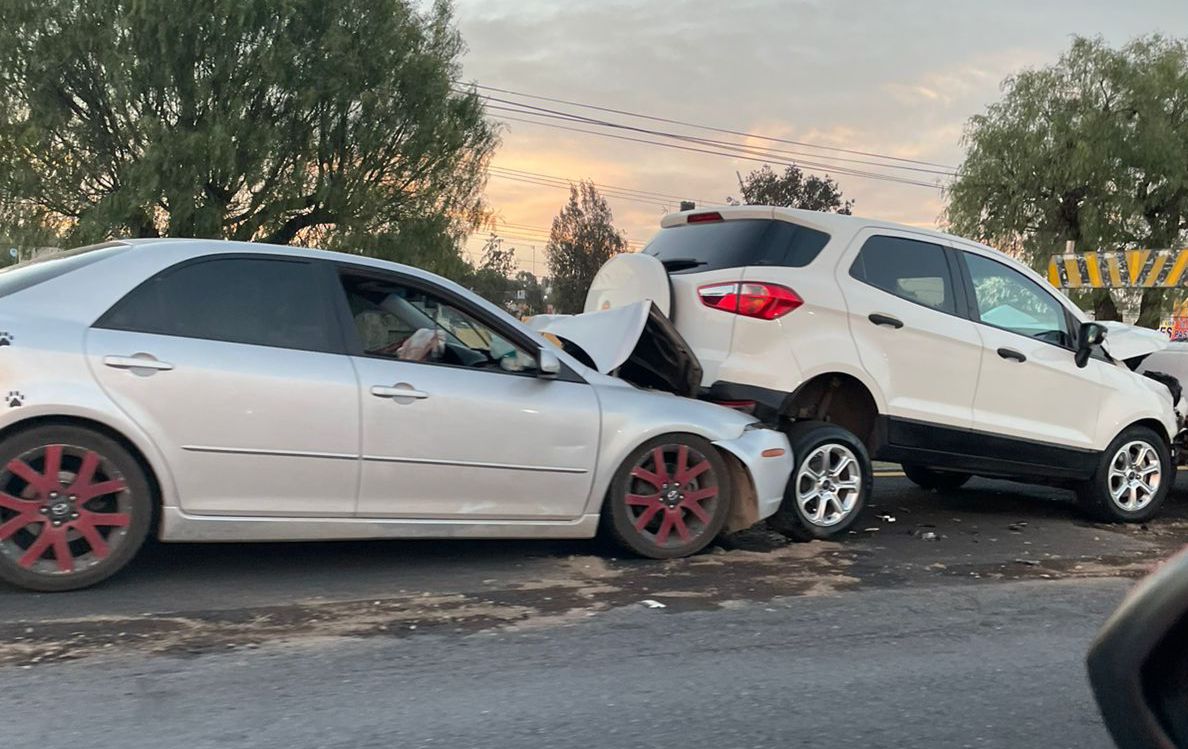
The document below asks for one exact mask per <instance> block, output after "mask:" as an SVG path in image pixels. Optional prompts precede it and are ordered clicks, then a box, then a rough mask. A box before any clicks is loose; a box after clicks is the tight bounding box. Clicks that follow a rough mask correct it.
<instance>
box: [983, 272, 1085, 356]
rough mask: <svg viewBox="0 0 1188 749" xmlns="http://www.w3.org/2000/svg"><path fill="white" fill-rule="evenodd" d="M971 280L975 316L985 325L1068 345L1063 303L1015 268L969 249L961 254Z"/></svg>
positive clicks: (1066, 317) (1068, 338)
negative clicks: (976, 307)
mask: <svg viewBox="0 0 1188 749" xmlns="http://www.w3.org/2000/svg"><path fill="white" fill-rule="evenodd" d="M961 254H962V256H963V257H964V258H965V264H966V266H967V267H968V268H969V275H970V278H971V279H972V280H973V287H974V299H975V300H976V302H977V306H978V317H979V319H980V321H981V322H983V323H985V324H986V325H992V326H994V327H996V328H1002V329H1003V330H1009V331H1011V332H1012V333H1018V334H1019V335H1025V336H1030V337H1032V338H1038V339H1040V340H1042V341H1047V342H1048V343H1055V344H1057V345H1059V346H1071V345H1072V335H1071V334H1070V332H1069V329H1068V314H1067V313H1066V312H1065V309H1064V305H1063V304H1061V303H1060V302H1058V301H1057V300H1056V298H1055V297H1054V296H1052V295H1051V294H1049V293H1048V292H1046V291H1044V290H1043V289H1042V288H1041V287H1040V285H1039V284H1037V283H1035V282H1034V281H1032V280H1031V279H1030V278H1028V277H1027V276H1025V275H1023V274H1022V273H1019V272H1018V271H1016V270H1014V269H1013V268H1010V267H1008V266H1005V265H1003V264H1002V263H999V262H995V261H994V260H990V259H989V258H985V257H982V256H981V255H975V254H974V253H972V252H963V253H961Z"/></svg>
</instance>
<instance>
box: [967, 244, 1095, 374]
mask: <svg viewBox="0 0 1188 749" xmlns="http://www.w3.org/2000/svg"><path fill="white" fill-rule="evenodd" d="M954 252H955V253H956V255H957V256H958V257H957V262H958V263H959V265H960V267H961V277H962V281H963V283H964V285H965V286H966V298H967V300H968V307H969V310H968V315H969V319H970V321H971V322H974V323H977V324H978V325H985V326H986V327H988V328H993V329H995V330H1001V331H1003V332H1004V333H1010V334H1011V335H1017V336H1019V337H1020V338H1025V339H1027V340H1029V341H1036V342H1038V343H1046V344H1048V345H1049V346H1055V347H1057V348H1060V349H1064V350H1065V351H1076V340H1075V333H1074V332H1073V330H1074V328H1075V326H1074V324H1073V323H1076V322H1077V320H1076V317H1075V316H1074V315H1073V314H1072V311H1071V310H1070V309H1069V308H1068V305H1066V304H1064V303H1063V302H1061V301H1060V298H1059V297H1058V296H1057V295H1056V294H1053V293H1052V292H1049V291H1047V290H1046V289H1044V287H1043V285H1042V284H1040V283H1038V282H1036V281H1035V280H1034V279H1031V278H1028V277H1027V275H1026V274H1024V273H1020V272H1019V270H1018V269H1016V268H1012V267H1011V266H1010V265H1008V264H1006V263H1004V262H1002V261H1000V260H996V259H994V258H992V257H989V256H987V255H983V254H981V253H979V252H971V251H970V250H967V249H963V248H958V249H955V250H954ZM967 254H972V255H977V256H978V257H980V258H982V259H983V260H986V261H987V262H991V263H995V264H997V265H1000V266H1002V267H1003V268H1006V269H1007V270H1009V271H1012V272H1014V273H1017V274H1018V275H1020V276H1023V278H1025V279H1027V280H1028V281H1031V282H1032V283H1034V284H1035V285H1036V287H1037V289H1038V290H1039V293H1040V294H1046V295H1047V296H1048V297H1050V298H1051V300H1052V301H1053V302H1054V303H1055V304H1056V306H1057V307H1059V308H1060V310H1061V312H1062V313H1063V315H1062V317H1063V319H1064V323H1065V325H1067V326H1068V330H1066V331H1065V334H1066V336H1067V337H1068V338H1069V339H1070V340H1069V342H1068V343H1067V344H1064V343H1056V342H1055V341H1048V340H1044V339H1043V338H1037V337H1035V336H1031V335H1027V334H1026V333H1020V332H1019V331H1017V330H1011V329H1010V328H1004V327H1001V326H998V325H995V324H993V323H988V322H985V321H984V320H982V313H981V310H980V309H979V308H978V296H977V288H976V287H975V286H974V282H973V273H972V272H971V271H970V269H969V263H968V262H967V261H966V257H965V256H966V255H967Z"/></svg>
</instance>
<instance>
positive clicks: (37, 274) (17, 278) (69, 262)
mask: <svg viewBox="0 0 1188 749" xmlns="http://www.w3.org/2000/svg"><path fill="white" fill-rule="evenodd" d="M127 249H128V245H126V244H124V243H123V242H105V243H104V244H93V245H88V246H86V247H79V248H78V249H74V250H67V251H65V252H57V253H54V254H53V255H49V256H48V257H40V258H36V259H34V260H27V261H25V262H23V263H17V264H16V265H10V266H8V267H7V268H3V269H0V297H3V296H8V295H9V294H15V293H17V292H18V291H24V290H25V289H27V288H30V287H31V286H36V285H37V284H39V283H45V282H46V281H49V280H50V279H52V278H57V277H58V276H64V275H66V274H67V273H69V272H71V271H75V270H78V269H79V268H83V267H86V266H88V265H90V264H91V263H97V262H99V261H100V260H103V259H105V258H109V257H111V256H112V255H118V254H120V253H121V252H125V251H126V250H127Z"/></svg>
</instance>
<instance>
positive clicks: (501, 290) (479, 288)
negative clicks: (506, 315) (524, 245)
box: [466, 234, 516, 307]
mask: <svg viewBox="0 0 1188 749" xmlns="http://www.w3.org/2000/svg"><path fill="white" fill-rule="evenodd" d="M515 269H516V251H515V250H514V249H510V248H509V249H506V250H505V249H503V240H502V239H501V238H499V237H498V236H496V235H494V234H492V235H491V236H490V237H489V238H488V239H487V243H486V244H485V245H484V246H483V254H482V258H481V260H480V261H479V264H478V265H477V266H475V267H474V268H473V270H472V271H471V273H470V274H469V276H468V278H467V280H466V286H468V287H469V288H470V290H471V291H473V292H475V293H476V294H478V295H479V296H481V297H484V298H486V299H488V300H490V301H492V302H494V303H495V304H498V305H500V306H501V307H502V306H505V305H507V303H508V301H510V298H511V296H512V292H513V291H514V286H515V282H514V281H513V279H512V274H513V273H515Z"/></svg>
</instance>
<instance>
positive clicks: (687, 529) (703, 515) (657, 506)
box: [626, 444, 719, 548]
mask: <svg viewBox="0 0 1188 749" xmlns="http://www.w3.org/2000/svg"><path fill="white" fill-rule="evenodd" d="M628 481H629V487H628V491H627V494H626V502H627V514H628V519H629V520H630V521H631V525H632V526H633V527H634V528H635V531H636V532H637V533H639V534H640V535H641V536H644V537H645V538H646V539H648V540H649V541H651V542H652V543H654V544H655V545H657V546H659V547H661V548H672V547H677V546H684V545H686V544H689V543H690V542H693V541H695V540H697V539H699V538H700V537H702V536H704V535H705V533H706V531H707V530H708V529H709V528H710V526H711V525H712V518H713V517H714V515H715V510H716V505H717V503H718V502H719V496H718V477H717V476H716V475H715V470H714V466H713V464H712V463H710V461H709V460H708V459H706V457H705V456H704V455H702V454H701V453H700V452H698V451H697V450H696V449H694V448H692V447H690V446H688V445H681V444H666V445H659V446H657V447H655V448H653V449H652V450H651V451H649V452H647V453H644V455H643V456H642V457H641V458H640V459H639V460H638V461H637V462H636V464H635V467H634V468H632V469H631V474H630V478H629V479H628Z"/></svg>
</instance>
